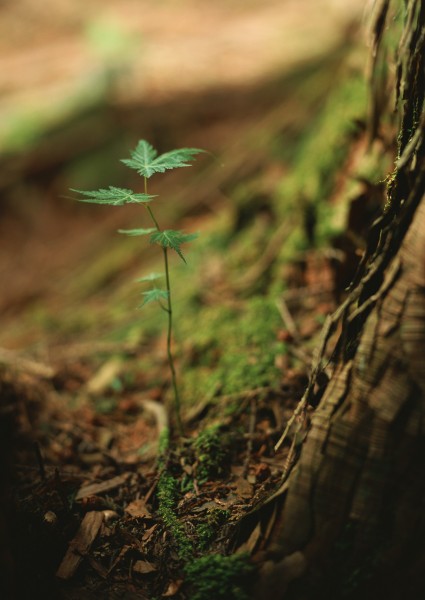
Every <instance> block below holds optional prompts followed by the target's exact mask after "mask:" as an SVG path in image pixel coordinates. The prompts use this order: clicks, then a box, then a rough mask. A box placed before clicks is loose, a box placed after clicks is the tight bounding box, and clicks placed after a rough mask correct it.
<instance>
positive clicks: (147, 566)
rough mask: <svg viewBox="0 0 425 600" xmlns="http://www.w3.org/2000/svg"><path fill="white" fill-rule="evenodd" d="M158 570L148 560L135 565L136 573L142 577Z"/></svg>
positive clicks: (137, 562) (139, 561)
mask: <svg viewBox="0 0 425 600" xmlns="http://www.w3.org/2000/svg"><path fill="white" fill-rule="evenodd" d="M156 570H157V566H156V565H154V564H153V563H151V562H148V561H147V560H138V561H136V562H135V563H134V565H133V571H134V572H135V573H139V574H140V575H145V574H146V573H153V572H154V571H156Z"/></svg>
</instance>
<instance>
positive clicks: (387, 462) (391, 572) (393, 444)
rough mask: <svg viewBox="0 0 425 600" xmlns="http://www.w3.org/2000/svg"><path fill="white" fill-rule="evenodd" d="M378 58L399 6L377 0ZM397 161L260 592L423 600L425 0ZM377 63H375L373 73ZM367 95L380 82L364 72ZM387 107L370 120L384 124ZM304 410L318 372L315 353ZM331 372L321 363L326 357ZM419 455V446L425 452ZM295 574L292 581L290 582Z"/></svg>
mask: <svg viewBox="0 0 425 600" xmlns="http://www.w3.org/2000/svg"><path fill="white" fill-rule="evenodd" d="M376 4H377V6H376V16H375V29H374V32H375V39H374V47H373V49H374V65H375V67H376V66H377V65H378V64H379V61H380V60H385V59H386V56H385V53H384V51H383V48H385V44H384V41H385V35H387V34H386V33H385V28H386V27H387V26H389V24H391V22H392V17H393V13H392V12H391V11H392V10H394V11H400V10H401V3H400V2H393V4H392V3H391V1H390V0H382V1H381V2H379V3H376ZM397 67H398V70H397V73H398V81H397V85H396V89H397V93H398V94H399V103H398V106H399V115H400V130H399V132H398V136H397V140H398V160H397V163H396V169H395V171H394V173H393V174H392V176H391V178H389V185H388V202H387V206H386V209H385V211H384V213H383V215H382V216H381V217H380V218H379V219H378V221H377V222H376V223H375V224H374V226H373V227H372V229H371V235H370V239H369V247H368V250H367V252H366V254H365V257H364V259H363V260H362V264H361V267H360V270H359V275H358V277H357V281H356V282H355V283H354V284H353V286H352V290H351V292H350V293H349V296H348V298H347V299H346V301H345V302H344V304H343V305H342V306H341V307H340V309H339V310H338V311H337V312H336V313H335V315H334V317H333V318H332V319H331V320H330V321H329V322H328V324H327V328H326V330H325V332H324V344H323V348H324V347H325V346H326V343H327V340H328V339H329V338H330V335H329V334H330V332H331V331H333V330H335V329H336V325H337V324H338V323H339V322H340V323H342V333H341V335H340V338H339V341H338V343H337V345H336V348H335V349H334V352H333V355H332V362H331V366H330V377H329V381H328V383H327V385H326V388H325V390H324V392H323V396H322V397H321V400H320V403H319V406H318V407H317V409H316V410H315V412H314V414H313V417H312V420H311V427H310V430H309V433H308V436H307V439H306V442H305V443H304V445H303V448H302V450H301V454H300V457H299V460H298V462H297V464H296V465H295V467H294V468H293V470H292V472H291V474H290V476H289V478H288V481H287V487H288V491H287V495H286V497H285V499H284V506H283V512H282V518H281V521H280V523H279V526H278V527H277V528H276V531H275V532H274V537H273V544H272V545H271V547H270V549H269V555H270V557H271V559H272V560H268V561H267V562H265V563H264V564H263V566H262V569H261V573H262V578H261V583H260V587H261V592H260V594H259V597H261V598H276V599H278V598H283V597H284V598H285V599H286V598H297V599H298V598H302V599H309V598H315V599H317V598H322V597H326V598H327V599H331V598H334V599H335V600H336V599H340V598H358V597H362V598H372V597H373V598H376V596H377V594H379V596H380V597H385V598H387V599H389V598H394V599H396V598H397V599H399V598H400V597H402V596H401V594H403V595H405V594H410V597H411V598H420V597H425V596H424V594H425V575H424V573H425V463H424V460H425V459H424V457H425V196H424V193H425V143H424V137H425V118H424V114H425V113H424V110H423V108H424V78H425V2H423V1H421V0H409V1H408V2H406V3H405V24H404V29H403V31H402V32H401V37H400V45H399V54H398V63H397ZM376 72H377V70H375V71H374V73H376ZM372 84H373V86H372V87H373V89H374V90H375V95H374V97H375V99H376V98H377V97H378V96H379V95H380V97H381V98H382V96H383V95H382V93H381V94H377V93H376V92H377V90H381V89H382V86H383V82H382V80H380V79H379V78H377V76H376V75H374V76H373V77H372ZM382 112H383V107H382V105H381V104H379V102H378V101H377V102H376V103H375V105H374V112H373V115H372V119H371V123H372V126H371V129H372V133H373V134H374V135H376V134H379V123H380V117H381V116H382ZM319 354H320V355H319V357H318V360H317V363H316V366H315V368H313V371H312V375H311V378H310V383H309V386H308V388H307V391H306V394H305V396H304V398H303V400H302V405H301V408H305V407H306V405H307V403H308V402H310V401H311V400H312V398H313V397H314V393H315V390H316V391H317V377H318V374H319V373H321V372H322V373H323V372H324V370H325V368H324V366H323V364H322V363H323V351H322V352H320V353H319ZM328 371H329V367H328ZM422 452H424V454H422ZM291 582H292V583H291Z"/></svg>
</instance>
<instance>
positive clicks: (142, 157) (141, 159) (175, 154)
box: [121, 140, 205, 178]
mask: <svg viewBox="0 0 425 600" xmlns="http://www.w3.org/2000/svg"><path fill="white" fill-rule="evenodd" d="M201 152H205V151H204V150H200V149H199V148H180V149H177V150H171V151H170V152H165V154H161V155H160V156H158V152H157V151H156V150H155V148H154V147H153V146H151V144H149V143H148V142H147V141H146V140H140V141H139V143H138V144H137V146H136V149H135V150H132V151H131V152H130V156H131V158H124V159H122V161H121V162H123V163H124V164H125V165H127V167H130V169H134V170H135V171H137V172H138V173H139V175H142V177H147V178H149V177H152V175H154V174H155V173H164V171H167V170H169V169H178V168H180V167H190V166H191V165H190V162H189V161H191V160H192V159H193V158H194V157H195V156H196V155H197V154H200V153H201Z"/></svg>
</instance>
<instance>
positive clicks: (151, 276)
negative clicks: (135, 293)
mask: <svg viewBox="0 0 425 600" xmlns="http://www.w3.org/2000/svg"><path fill="white" fill-rule="evenodd" d="M161 277H164V274H163V273H149V275H145V276H144V277H139V278H138V279H135V281H137V282H138V283H141V282H143V281H156V280H157V279H161Z"/></svg>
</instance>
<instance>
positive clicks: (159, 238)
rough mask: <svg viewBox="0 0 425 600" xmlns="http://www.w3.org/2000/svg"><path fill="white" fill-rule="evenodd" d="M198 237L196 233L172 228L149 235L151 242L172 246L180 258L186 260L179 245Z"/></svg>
mask: <svg viewBox="0 0 425 600" xmlns="http://www.w3.org/2000/svg"><path fill="white" fill-rule="evenodd" d="M197 237H198V234H197V233H183V232H182V231H175V230H174V229H164V231H157V232H156V233H153V234H152V235H151V243H152V244H159V245H160V246H162V247H163V248H172V249H173V250H175V251H176V252H177V254H178V255H179V256H180V258H181V259H182V260H183V261H184V262H186V259H185V257H184V256H183V254H182V251H181V250H180V246H181V245H182V244H184V243H186V242H191V241H192V240H194V239H196V238H197Z"/></svg>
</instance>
